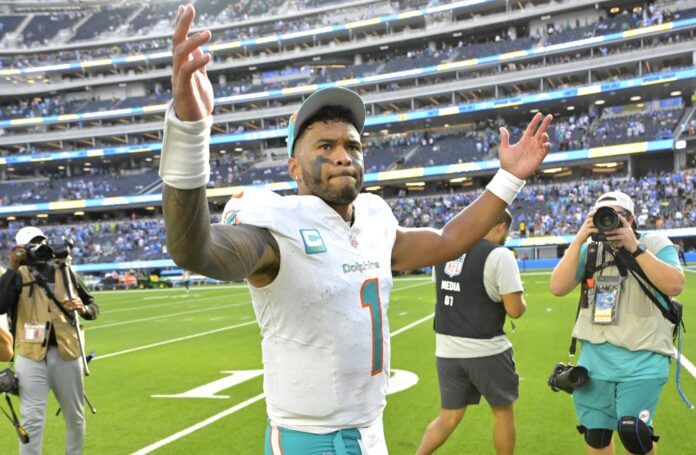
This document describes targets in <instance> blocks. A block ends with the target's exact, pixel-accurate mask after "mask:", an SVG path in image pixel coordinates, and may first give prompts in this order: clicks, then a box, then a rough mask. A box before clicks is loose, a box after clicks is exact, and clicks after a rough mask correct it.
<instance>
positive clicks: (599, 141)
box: [0, 97, 694, 205]
mask: <svg viewBox="0 0 696 455" xmlns="http://www.w3.org/2000/svg"><path fill="white" fill-rule="evenodd" d="M638 106H642V107H638ZM683 112H684V108H683V104H682V101H681V100H680V99H679V98H678V97H675V98H668V99H665V100H655V101H647V102H641V103H637V104H631V105H625V106H616V107H608V108H605V109H598V108H597V107H595V106H592V107H591V108H589V109H588V110H587V111H585V112H577V113H572V114H570V115H568V116H565V117H558V118H555V119H554V121H553V123H552V124H551V126H550V127H549V130H548V133H549V137H550V141H551V143H552V153H554V152H562V151H569V150H582V149H586V148H589V147H599V146H606V145H612V144H625V143H631V142H642V141H652V140H659V139H671V138H672V135H673V131H674V128H675V126H676V125H677V122H678V121H679V120H680V118H681V117H682V115H683ZM501 126H505V127H507V128H508V130H509V131H510V140H511V142H512V143H514V142H516V141H517V140H519V138H520V137H521V136H522V134H523V132H524V129H525V128H526V126H527V119H524V120H523V121H520V122H510V123H508V122H506V121H505V119H504V118H503V117H501V116H497V117H494V118H489V119H486V120H482V121H479V122H475V123H470V124H466V125H463V126H462V125H460V126H457V127H454V128H448V127H446V128H440V129H430V130H417V131H412V132H409V133H403V134H394V133H392V134H382V133H377V132H374V133H371V134H370V135H369V136H363V143H364V144H363V153H364V158H365V172H366V173H370V172H381V171H386V170H391V169H407V168H413V167H421V166H425V167H427V166H438V165H447V164H457V163H466V162H472V161H482V160H488V159H495V158H497V150H498V141H499V129H500V127H501ZM691 129H692V130H693V129H694V123H693V122H692V125H691ZM139 166H142V167H137V166H136V168H135V169H131V170H130V171H129V172H128V173H126V174H124V172H123V171H122V169H118V168H113V167H111V168H109V167H106V168H105V167H100V166H94V167H93V168H92V169H91V171H90V172H89V175H79V176H74V177H72V178H65V176H54V177H50V178H44V179H34V180H31V181H21V180H18V181H12V180H10V181H6V182H4V183H3V182H0V189H2V193H1V195H0V203H3V204H5V205H8V204H20V203H30V202H37V201H51V200H58V199H82V198H97V197H106V196H114V195H128V194H136V193H138V192H139V191H140V190H142V189H143V188H144V187H147V186H149V185H150V184H153V183H155V182H156V181H157V179H158V177H157V173H156V171H155V169H153V167H152V164H151V163H147V162H145V163H141V164H140V165H139ZM137 169H139V170H140V171H139V172H138V170H137ZM141 172H142V173H141ZM133 173H135V175H130V174H133ZM287 180H289V175H288V172H287V165H286V164H285V163H282V164H280V165H273V163H266V162H264V158H261V159H257V161H256V162H254V159H253V156H250V157H248V159H247V160H246V161H241V160H239V159H236V158H235V157H233V156H232V155H217V157H216V158H214V159H213V161H211V177H210V183H209V186H210V187H216V188H219V187H227V186H235V185H253V184H263V183H269V182H274V181H287Z"/></svg>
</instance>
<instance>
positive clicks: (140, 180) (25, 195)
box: [0, 167, 158, 205]
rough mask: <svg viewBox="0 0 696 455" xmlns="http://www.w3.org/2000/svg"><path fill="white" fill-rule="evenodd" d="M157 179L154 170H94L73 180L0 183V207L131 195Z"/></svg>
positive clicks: (39, 179)
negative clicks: (127, 171) (123, 171)
mask: <svg viewBox="0 0 696 455" xmlns="http://www.w3.org/2000/svg"><path fill="white" fill-rule="evenodd" d="M157 179H158V177H157V171H156V170H155V169H141V170H139V171H138V170H136V171H131V172H129V173H122V172H121V171H119V170H117V169H109V168H100V167H94V168H93V169H92V170H91V171H89V173H87V174H83V175H78V176H72V177H65V176H49V177H42V178H38V179H30V180H9V181H4V182H3V181H0V205H14V204H31V203H34V202H50V201H57V200H73V199H93V198H101V197H109V196H124V195H132V194H138V193H139V192H140V191H142V190H143V189H144V188H145V187H147V186H148V185H150V184H152V183H155V182H156V181H157Z"/></svg>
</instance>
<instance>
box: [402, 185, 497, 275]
mask: <svg viewBox="0 0 696 455" xmlns="http://www.w3.org/2000/svg"><path fill="white" fill-rule="evenodd" d="M505 207H507V204H505V202H504V201H503V200H502V199H500V198H499V197H497V196H495V195H494V194H493V193H491V192H490V191H485V192H484V193H483V194H482V195H481V196H479V198H478V199H476V201H474V202H473V203H472V204H471V205H469V206H468V207H467V208H465V209H464V210H462V211H461V212H459V213H458V214H457V215H456V216H455V217H454V218H452V219H451V220H450V221H449V222H448V223H447V224H446V225H445V227H444V228H443V229H440V230H438V229H432V228H399V229H398V230H397V231H396V241H395V242H394V249H393V250H392V269H393V270H412V269H418V268H421V267H425V266H428V265H435V264H442V263H443V262H447V261H452V260H454V259H456V258H458V257H459V256H461V255H462V254H464V253H465V252H467V251H469V249H470V248H471V247H472V246H474V245H475V244H476V242H478V241H479V240H481V239H482V238H483V236H484V235H486V233H487V232H488V231H489V229H490V228H491V227H493V224H494V223H495V220H496V219H498V217H499V216H500V214H501V213H502V212H503V210H505Z"/></svg>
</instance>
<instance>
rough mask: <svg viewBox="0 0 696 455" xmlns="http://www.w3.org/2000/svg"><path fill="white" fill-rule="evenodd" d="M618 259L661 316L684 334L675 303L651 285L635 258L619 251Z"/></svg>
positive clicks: (681, 320)
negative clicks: (661, 300) (665, 304)
mask: <svg viewBox="0 0 696 455" xmlns="http://www.w3.org/2000/svg"><path fill="white" fill-rule="evenodd" d="M618 257H619V258H621V259H622V260H623V261H625V263H626V265H627V266H628V270H629V271H630V272H631V274H632V275H633V276H634V277H635V278H636V281H638V284H639V285H640V287H641V289H642V290H643V292H645V294H646V295H647V296H648V298H649V299H650V301H651V302H652V303H654V304H655V306H656V307H657V309H658V310H660V313H662V316H664V317H665V319H667V320H668V321H669V322H671V323H672V324H674V325H675V329H676V328H677V327H679V326H681V328H682V329H683V330H684V332H686V327H685V326H684V321H683V319H682V315H681V309H680V308H679V307H678V306H677V305H675V302H674V301H673V300H672V299H671V298H670V297H669V296H668V295H666V294H664V293H663V292H662V291H660V290H659V289H658V288H657V287H656V286H655V285H654V284H652V282H651V281H650V279H649V278H648V277H647V276H646V275H645V272H644V271H643V269H642V268H641V267H640V264H638V261H637V260H636V258H634V257H633V255H632V254H630V253H629V252H628V251H626V250H625V249H621V250H619V252H618ZM617 259H618V258H617ZM648 286H650V287H651V288H652V289H653V290H654V292H652V291H650V289H648ZM656 293H657V294H658V295H659V296H660V297H662V299H663V300H664V301H665V302H666V303H667V308H665V307H664V306H663V305H662V304H661V303H660V301H659V300H658V299H657V297H656V296H655V294H656Z"/></svg>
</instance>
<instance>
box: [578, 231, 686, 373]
mask: <svg viewBox="0 0 696 455" xmlns="http://www.w3.org/2000/svg"><path fill="white" fill-rule="evenodd" d="M641 237H642V235H641ZM656 257H657V258H658V259H659V260H661V261H662V262H665V263H667V264H669V265H672V266H674V267H677V268H678V269H679V270H681V265H680V264H679V255H678V254H677V249H676V248H674V247H673V246H667V247H664V248H663V249H661V250H660V251H659V252H658V253H657V254H656ZM586 261H587V245H586V244H585V245H583V246H582V248H581V249H580V260H579V263H578V269H577V271H576V272H575V278H576V279H577V281H581V280H582V277H583V275H584V273H585V262H586ZM658 300H659V301H660V303H662V304H663V305H664V306H666V305H667V303H666V302H665V301H664V300H663V299H662V297H660V296H658ZM578 365H582V366H584V367H585V368H587V370H588V371H589V372H590V377H593V378H597V379H601V380H604V381H627V380H638V379H666V378H667V376H668V375H669V357H667V356H665V355H662V354H658V353H657V352H651V351H629V350H628V349H625V348H621V347H619V346H614V345H613V344H611V343H600V344H595V343H590V342H588V341H581V351H580V359H579V360H578Z"/></svg>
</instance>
